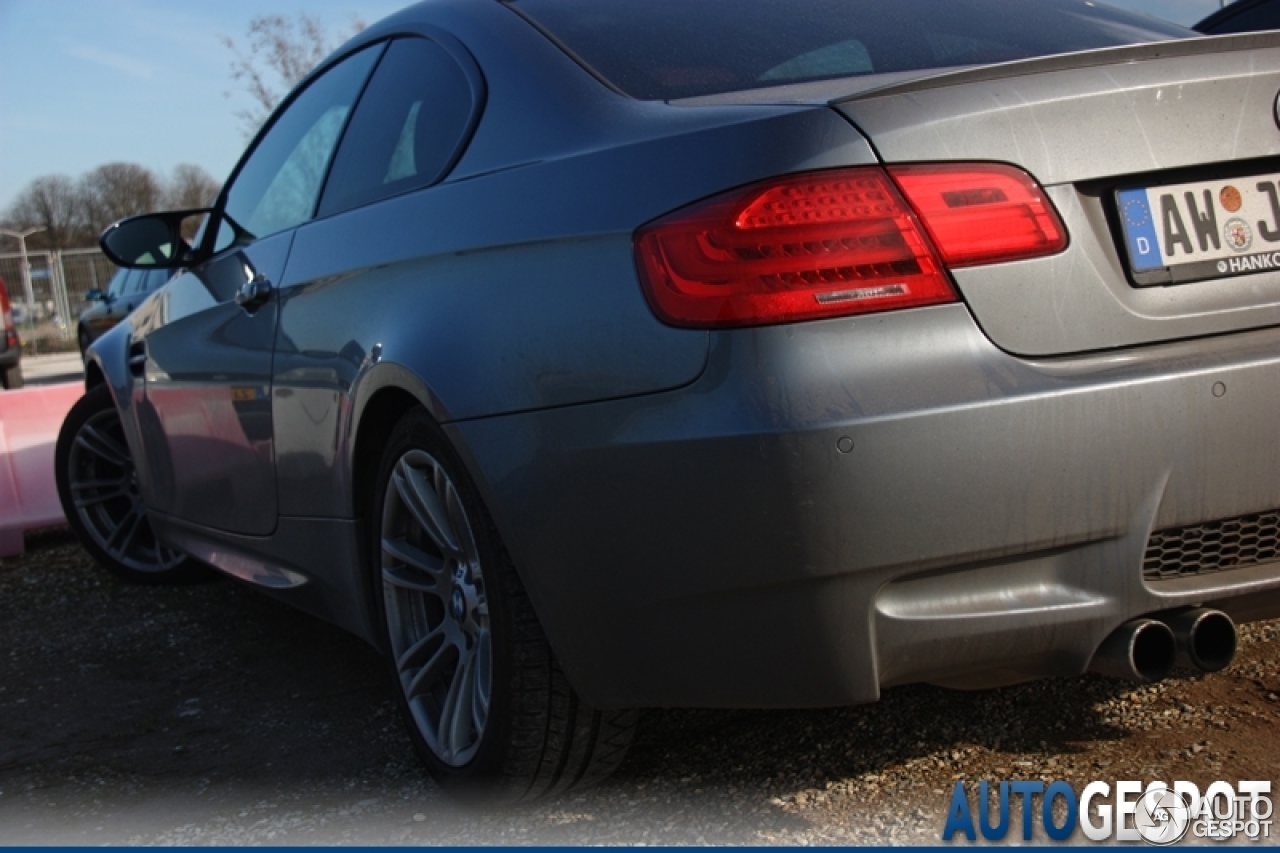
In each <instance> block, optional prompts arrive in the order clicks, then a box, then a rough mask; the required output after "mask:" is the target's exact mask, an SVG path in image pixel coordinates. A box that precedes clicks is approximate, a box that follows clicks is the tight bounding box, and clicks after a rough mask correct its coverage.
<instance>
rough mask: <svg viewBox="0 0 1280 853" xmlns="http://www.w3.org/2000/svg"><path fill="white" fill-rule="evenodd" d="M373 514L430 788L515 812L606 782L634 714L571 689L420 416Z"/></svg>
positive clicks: (441, 440) (389, 461)
mask: <svg viewBox="0 0 1280 853" xmlns="http://www.w3.org/2000/svg"><path fill="white" fill-rule="evenodd" d="M373 510H374V512H373V515H372V517H373V518H375V519H377V520H378V522H377V526H376V528H375V530H376V531H377V533H378V535H377V537H376V538H374V541H373V542H372V547H373V552H374V553H373V554H372V563H371V565H372V566H374V567H375V573H374V579H375V586H376V591H377V596H376V598H377V601H378V606H379V611H380V614H381V616H382V619H381V626H382V628H383V630H384V632H385V633H384V639H385V641H386V648H387V651H388V652H389V654H390V660H391V668H392V676H393V678H394V681H395V686H396V696H397V697H398V700H399V705H400V708H401V711H402V712H403V714H404V717H405V719H406V720H407V722H408V725H409V731H410V735H411V737H412V739H413V742H414V746H415V747H416V748H417V750H418V753H419V754H420V755H421V757H422V759H423V761H424V762H425V763H426V765H427V767H428V769H429V770H430V771H431V773H432V775H433V776H434V777H435V778H436V780H437V781H439V782H440V783H441V785H442V786H443V787H445V788H446V790H450V791H453V792H462V793H469V794H481V795H485V796H496V797H498V798H500V799H503V800H507V801H513V800H521V799H532V798H536V797H539V796H543V795H546V794H552V793H558V792H560V791H564V790H568V789H569V788H573V787H581V786H584V785H586V784H590V783H592V782H596V781H598V780H600V779H603V778H604V777H605V776H607V775H608V774H609V773H610V772H612V771H613V769H614V768H616V767H617V766H618V764H619V763H620V762H621V761H622V758H623V756H624V755H625V754H626V750H627V747H628V746H629V745H630V742H631V738H632V735H633V733H634V730H635V722H636V712H634V711H598V710H595V709H593V708H590V707H588V706H587V705H586V704H584V703H583V702H582V700H581V699H579V698H578V697H577V695H576V694H575V693H574V691H573V689H572V688H571V687H570V686H569V684H568V681H567V680H566V679H565V677H564V673H563V672H562V671H561V669H560V667H559V665H558V664H557V662H556V660H555V657H554V655H553V654H552V652H551V649H550V647H549V646H548V644H547V640H546V637H545V636H544V635H543V632H542V629H541V626H540V625H539V624H538V619H537V617H536V615H535V614H534V612H533V608H532V606H531V604H530V603H529V600H528V597H527V596H526V594H525V592H524V588H523V587H522V585H521V583H520V579H519V577H518V576H517V574H516V571H515V568H514V566H512V564H511V560H510V558H509V557H508V556H507V553H506V551H505V549H504V548H503V547H502V544H501V542H500V540H499V538H498V536H497V532H496V531H495V530H494V528H493V524H492V522H491V521H490V519H489V516H488V514H487V513H486V512H485V510H484V507H483V505H482V504H481V502H480V500H479V496H478V494H477V492H476V490H475V488H474V487H473V486H472V485H471V483H470V480H469V479H468V478H467V476H466V473H465V471H464V470H463V468H462V465H461V463H460V462H459V461H458V459H457V457H456V455H455V454H454V453H453V452H452V450H451V448H450V446H449V444H448V442H447V440H446V439H445V437H444V435H443V434H442V433H441V431H440V429H439V428H438V427H437V426H436V425H435V423H434V422H433V421H432V420H431V419H430V418H429V417H428V416H427V414H426V413H425V412H423V411H421V410H418V411H414V412H411V413H410V414H409V415H407V416H406V417H405V418H404V419H403V420H402V421H401V422H400V423H399V424H398V425H397V426H396V428H395V430H394V432H393V433H392V436H391V440H390V441H389V443H388V445H387V448H386V450H385V452H384V454H383V459H382V466H381V469H380V472H379V478H378V486H377V491H376V492H375V495H374V507H373ZM371 538H373V537H371Z"/></svg>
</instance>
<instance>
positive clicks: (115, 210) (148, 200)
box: [79, 163, 163, 234]
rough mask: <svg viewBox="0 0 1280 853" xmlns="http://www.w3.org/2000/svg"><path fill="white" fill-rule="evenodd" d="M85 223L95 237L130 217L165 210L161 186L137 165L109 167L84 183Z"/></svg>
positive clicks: (96, 172)
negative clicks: (160, 209)
mask: <svg viewBox="0 0 1280 853" xmlns="http://www.w3.org/2000/svg"><path fill="white" fill-rule="evenodd" d="M79 189H80V196H81V203H82V205H83V210H84V213H85V219H86V220H87V223H88V225H89V227H90V228H91V230H92V232H93V233H94V234H98V233H101V231H102V230H103V229H104V228H106V227H107V226H108V225H110V224H111V223H112V222H115V221H116V220H117V219H123V218H124V217H126V216H134V215H136V214H139V213H149V212H151V211H153V210H158V209H159V208H160V207H162V206H163V205H162V195H161V190H160V182H159V181H158V180H157V179H156V176H155V174H154V173H153V172H151V170H150V169H146V168H144V167H142V166H139V165H138V164H136V163H106V164H104V165H102V166H99V167H98V168H96V169H94V170H93V171H92V172H89V173H88V174H86V175H85V176H84V177H82V178H81V179H80V187H79Z"/></svg>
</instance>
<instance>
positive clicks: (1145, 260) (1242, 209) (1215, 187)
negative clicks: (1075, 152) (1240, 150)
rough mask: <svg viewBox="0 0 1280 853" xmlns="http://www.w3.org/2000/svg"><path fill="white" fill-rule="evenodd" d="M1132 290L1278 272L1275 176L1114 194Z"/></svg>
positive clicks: (1278, 182)
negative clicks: (1149, 286) (1146, 286)
mask: <svg viewBox="0 0 1280 853" xmlns="http://www.w3.org/2000/svg"><path fill="white" fill-rule="evenodd" d="M1116 206H1117V208H1118V209H1119V211H1120V225H1121V228H1122V229H1123V230H1124V242H1125V249H1126V250H1127V251H1128V255H1129V269H1130V271H1131V272H1132V273H1133V278H1134V281H1135V282H1136V283H1138V284H1178V283H1181V282H1187V281H1200V280H1203V279H1207V278H1225V277H1229V276H1237V275H1248V274H1250V273H1258V272H1266V271H1269V270H1275V271H1280V174H1272V175H1265V174H1264V175H1252V176H1250V177H1245V178H1230V179H1227V180H1219V181H1196V182H1194V183H1188V184H1172V185H1169V186H1159V187H1139V188H1135V189H1125V190H1118V191H1117V192H1116Z"/></svg>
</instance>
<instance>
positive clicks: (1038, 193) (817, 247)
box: [635, 163, 1067, 328]
mask: <svg viewBox="0 0 1280 853" xmlns="http://www.w3.org/2000/svg"><path fill="white" fill-rule="evenodd" d="M890 176H892V177H890ZM904 197H905V198H904ZM926 234H927V235H928V236H926ZM635 245H636V261H637V264H638V266H639V269H640V278H641V282H642V284H643V285H644V290H645V295H646V296H647V297H648V299H649V304H650V305H651V306H652V308H653V310H654V313H656V314H657V315H658V317H660V318H661V319H662V320H663V321H664V322H667V323H670V324H671V325H674V326H684V327H689V328H719V327H729V326H756V325H765V324H770V323H785V322H791V321H795V320H812V319H817V318H820V317H837V316H843V315H848V314H863V313H868V312H872V311H889V310H894V309H898V308H914V307H917V306H921V305H934V304H937V303H941V302H954V301H955V300H956V298H957V297H956V293H955V290H954V289H953V288H952V286H951V282H950V279H949V277H948V275H947V272H946V269H947V268H948V267H963V266H974V265H978V264H989V263H998V262H1002V261H1014V260H1023V259H1026V258H1033V257H1040V256H1042V255H1051V254H1055V253H1057V252H1060V251H1062V250H1063V249H1065V248H1066V245H1067V231H1066V228H1065V227H1064V226H1063V224H1062V220H1061V219H1059V217H1058V214H1057V211H1055V210H1054V209H1053V205H1052V204H1051V203H1050V202H1049V201H1048V199H1046V198H1045V196H1044V190H1043V189H1041V188H1040V185H1039V184H1037V183H1036V182H1035V179H1033V178H1032V177H1031V176H1030V175H1028V174H1027V173H1026V172H1023V171H1022V170H1020V169H1018V168H1016V167H1013V166H1006V165H1003V164H999V163H961V164H946V165H921V166H891V167H889V168H888V170H887V172H886V170H885V169H881V168H880V167H876V166H868V167H859V168H854V169H842V170H838V171H831V172H814V173H810V174H804V175H792V176H788V177H784V178H779V179H777V180H774V181H769V182H766V183H763V184H756V185H753V186H750V187H747V188H745V189H742V190H736V191H733V192H730V193H726V194H724V195H720V196H716V197H714V198H712V199H709V200H707V201H704V202H701V203H699V204H696V205H693V206H692V207H688V208H685V209H684V210H679V211H676V212H675V213H673V214H671V215H670V216H666V217H663V218H662V219H659V220H657V221H655V222H652V223H650V224H648V225H646V226H644V227H643V228H641V229H640V230H639V231H638V232H637V233H636V241H635ZM944 265H945V266H944Z"/></svg>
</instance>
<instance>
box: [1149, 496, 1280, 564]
mask: <svg viewBox="0 0 1280 853" xmlns="http://www.w3.org/2000/svg"><path fill="white" fill-rule="evenodd" d="M1277 559H1280V510H1277V511H1274V512H1261V513H1257V514H1255V515H1242V516H1239V517H1238V518H1226V519H1223V520H1221V521H1207V522H1205V523H1204V524H1196V525H1192V526H1190V527H1173V528H1170V529H1168V530H1158V531H1156V532H1155V533H1152V534H1151V538H1150V539H1149V540H1148V541H1147V551H1146V553H1145V554H1144V555H1143V558H1142V577H1143V579H1144V580H1147V581H1167V580H1174V579H1175V578H1187V577H1195V576H1196V575H1206V574H1212V573H1213V572H1225V571H1229V570H1231V569H1243V568H1247V567H1249V566H1256V565H1258V564H1259V563H1269V562H1271V561H1272V560H1277Z"/></svg>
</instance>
